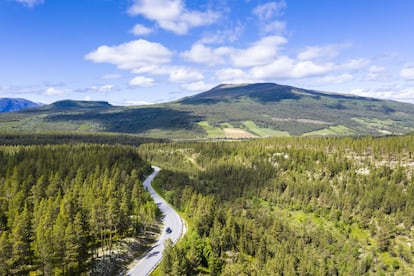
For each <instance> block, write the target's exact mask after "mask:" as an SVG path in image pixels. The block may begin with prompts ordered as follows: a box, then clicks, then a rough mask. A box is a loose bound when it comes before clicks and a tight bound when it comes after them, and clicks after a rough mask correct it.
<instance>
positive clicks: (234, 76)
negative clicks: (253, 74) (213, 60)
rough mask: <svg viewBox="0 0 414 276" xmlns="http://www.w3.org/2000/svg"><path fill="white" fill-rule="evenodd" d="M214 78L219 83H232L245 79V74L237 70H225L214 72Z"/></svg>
mask: <svg viewBox="0 0 414 276" xmlns="http://www.w3.org/2000/svg"><path fill="white" fill-rule="evenodd" d="M216 78H217V79H218V80H219V81H221V82H233V80H241V79H245V78H246V73H245V72H244V71H243V70H241V69H237V68H225V69H221V70H219V71H217V72H216Z"/></svg>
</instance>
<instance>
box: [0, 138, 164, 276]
mask: <svg viewBox="0 0 414 276" xmlns="http://www.w3.org/2000/svg"><path fill="white" fill-rule="evenodd" d="M150 172H151V167H150V166H149V164H148V163H146V162H145V161H144V160H142V159H141V158H140V157H139V155H138V154H137V152H136V148H133V147H127V146H119V145H114V146H104V145H86V144H78V145H44V146H0V275H28V274H30V273H31V274H32V275H62V274H66V275H80V274H85V275H86V274H92V275H96V274H100V272H102V271H105V272H106V273H107V275H111V274H113V273H114V270H116V269H117V267H114V266H113V265H112V258H114V256H115V255H116V254H115V253H116V248H117V247H116V246H117V243H118V241H121V240H122V239H124V238H127V237H136V236H137V235H139V234H142V232H144V231H145V230H146V228H147V227H148V226H150V225H151V224H152V223H153V222H154V221H155V220H156V219H157V218H156V217H157V216H158V215H159V214H158V211H157V210H158V209H157V206H156V205H155V203H154V202H153V201H152V199H151V197H150V195H149V193H148V192H147V191H146V190H145V189H144V188H143V186H142V179H143V178H144V176H145V175H147V174H149V173H150ZM105 265H106V266H105Z"/></svg>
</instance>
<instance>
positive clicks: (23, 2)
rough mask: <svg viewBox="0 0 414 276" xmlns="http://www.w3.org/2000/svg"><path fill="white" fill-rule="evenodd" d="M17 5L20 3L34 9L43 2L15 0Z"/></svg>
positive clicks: (41, 0) (38, 0)
mask: <svg viewBox="0 0 414 276" xmlns="http://www.w3.org/2000/svg"><path fill="white" fill-rule="evenodd" d="M15 1H16V2H18V3H21V4H23V5H25V6H27V7H29V8H32V7H34V6H35V5H39V4H43V2H44V1H43V0H15Z"/></svg>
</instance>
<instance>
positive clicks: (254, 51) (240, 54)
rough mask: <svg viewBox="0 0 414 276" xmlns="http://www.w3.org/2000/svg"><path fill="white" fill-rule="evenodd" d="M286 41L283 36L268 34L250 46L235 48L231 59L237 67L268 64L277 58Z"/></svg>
mask: <svg viewBox="0 0 414 276" xmlns="http://www.w3.org/2000/svg"><path fill="white" fill-rule="evenodd" d="M285 43H287V40H286V38H284V37H282V36H267V37H264V38H262V39H260V40H259V41H257V42H256V43H254V44H253V45H252V46H251V47H249V48H246V49H236V50H234V51H233V54H232V57H231V59H232V61H233V64H234V65H235V66H237V67H238V66H240V67H250V66H256V65H262V64H266V63H268V62H269V60H273V59H275V58H276V56H277V54H278V49H279V46H280V45H282V44H285Z"/></svg>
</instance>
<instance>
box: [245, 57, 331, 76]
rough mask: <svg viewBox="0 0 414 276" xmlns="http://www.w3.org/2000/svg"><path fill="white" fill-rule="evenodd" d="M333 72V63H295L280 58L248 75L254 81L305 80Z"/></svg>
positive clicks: (287, 58) (286, 58)
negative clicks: (277, 79)
mask: <svg viewBox="0 0 414 276" xmlns="http://www.w3.org/2000/svg"><path fill="white" fill-rule="evenodd" d="M334 70H335V65H334V64H333V63H321V64H318V63H314V62H312V61H295V60H293V59H291V58H289V57H287V56H282V57H279V58H277V59H276V60H274V61H273V62H271V63H269V64H266V65H263V66H256V67H254V68H252V69H251V71H250V73H251V75H252V76H253V77H254V78H255V79H275V78H305V77H310V76H317V75H322V74H326V73H328V72H332V71H334Z"/></svg>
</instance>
